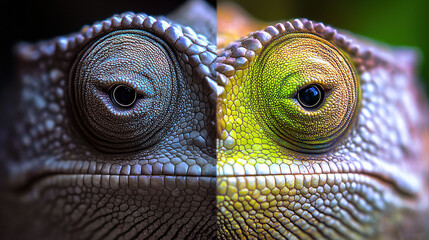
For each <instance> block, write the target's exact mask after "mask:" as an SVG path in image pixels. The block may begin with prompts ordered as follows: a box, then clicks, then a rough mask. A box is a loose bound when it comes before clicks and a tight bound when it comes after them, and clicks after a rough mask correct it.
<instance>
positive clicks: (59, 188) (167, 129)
mask: <svg viewBox="0 0 429 240" xmlns="http://www.w3.org/2000/svg"><path fill="white" fill-rule="evenodd" d="M186 13H189V12H186ZM214 49H215V47H214V46H213V45H211V44H210V43H209V42H208V40H207V38H206V37H204V36H202V35H200V34H197V33H196V32H195V31H194V30H192V29H191V28H190V27H185V26H182V25H180V24H176V23H173V22H171V21H167V20H165V19H164V18H161V17H160V18H155V17H152V16H147V15H146V14H134V13H124V14H121V15H115V16H113V17H111V18H108V19H106V20H104V21H101V22H97V23H95V24H94V25H92V26H86V27H84V28H83V29H82V31H81V32H79V33H76V34H72V35H69V36H67V37H60V38H56V39H53V40H50V41H43V42H39V43H36V44H26V45H21V46H20V47H18V49H17V50H18V52H17V54H18V58H19V60H20V64H21V65H20V68H19V70H20V71H19V77H20V79H21V80H22V91H23V94H22V96H23V97H22V98H21V99H20V100H21V102H20V104H19V107H18V109H19V111H20V112H19V113H20V115H19V116H20V118H19V119H17V120H16V123H15V126H16V132H15V135H14V136H16V137H14V138H13V141H12V144H11V145H12V146H10V149H9V150H10V151H11V152H13V151H14V152H15V153H16V154H15V155H11V156H10V157H9V158H8V159H7V161H6V162H5V163H6V164H7V165H6V166H7V167H8V171H9V173H10V176H9V179H7V180H8V183H7V186H8V187H9V189H8V191H7V192H5V193H4V194H3V192H2V194H1V196H2V198H1V199H0V200H1V202H2V203H4V204H1V205H2V208H0V212H1V214H0V215H1V217H4V216H8V220H7V221H6V220H5V218H1V219H0V221H1V222H2V224H3V223H4V224H5V225H7V226H8V227H6V228H7V229H8V230H7V231H8V232H7V234H10V235H6V236H11V238H12V237H13V238H18V239H19V238H23V239H28V238H32V239H77V238H88V239H114V238H118V239H119V238H125V239H140V238H152V239H162V238H169V239H170V238H175V237H177V238H183V237H184V236H189V237H191V238H192V237H197V236H199V237H204V236H211V234H212V233H213V231H214V229H215V228H216V225H215V224H216V223H215V221H216V219H215V202H216V201H215V174H216V173H215V161H216V158H215V154H216V151H215V135H216V131H215V124H214V122H215V117H216V116H215V104H216V103H215V101H216V97H215V93H214V89H213V88H211V87H210V86H214V85H215V84H211V83H210V81H212V80H211V79H214V78H215V77H214V67H213V66H212V65H213V64H214V61H215V58H216V53H215V52H214ZM2 190H3V189H2ZM5 199H6V200H5ZM10 206H13V207H10ZM5 212H6V213H5ZM9 216H13V217H10V219H9ZM23 226H25V228H24V230H22V229H23ZM17 229H20V230H17ZM1 234H3V233H1ZM2 236H3V235H2Z"/></svg>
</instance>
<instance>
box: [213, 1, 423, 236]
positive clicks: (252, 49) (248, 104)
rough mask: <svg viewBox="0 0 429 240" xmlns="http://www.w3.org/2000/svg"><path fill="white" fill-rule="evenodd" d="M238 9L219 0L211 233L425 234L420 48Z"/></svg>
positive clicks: (325, 26)
mask: <svg viewBox="0 0 429 240" xmlns="http://www.w3.org/2000/svg"><path fill="white" fill-rule="evenodd" d="M240 13H243V10H238V11H237V10H234V9H232V5H228V7H225V6H218V36H217V37H218V47H219V48H218V59H217V62H218V63H217V67H216V71H217V72H218V76H217V83H218V84H219V86H220V87H221V88H220V90H219V93H218V95H219V96H218V107H217V114H218V122H217V129H218V143H217V145H218V150H217V151H218V155H217V156H218V161H217V208H218V219H217V226H218V229H217V231H218V238H219V239H427V238H428V237H429V232H428V230H427V229H428V226H429V225H428V219H429V214H428V212H429V211H428V209H429V205H428V199H427V198H428V187H427V186H428V184H429V178H428V173H429V160H428V158H427V156H428V155H429V151H428V148H427V147H428V145H429V141H428V139H429V138H428V136H429V134H428V133H429V127H428V125H429V124H428V119H429V118H428V116H429V114H428V105H427V101H426V99H425V97H424V93H423V91H422V90H421V89H420V88H419V82H418V77H417V76H416V66H417V63H418V54H417V53H416V52H414V50H412V49H408V48H399V47H396V48H395V47H390V46H386V45H384V44H381V43H379V42H376V41H373V40H369V39H367V38H363V37H361V36H357V35H355V34H353V33H350V32H346V31H344V30H339V29H336V28H334V27H331V26H328V25H325V24H324V23H321V22H316V21H311V20H308V19H304V18H302V19H291V20H289V21H279V22H278V23H274V24H265V23H262V22H259V21H257V20H254V19H252V18H249V17H248V16H249V15H247V14H240ZM219 16H222V17H219ZM224 19H229V20H230V21H231V19H235V20H237V19H238V20H237V21H235V25H234V26H231V25H232V24H230V23H229V22H228V21H226V20H225V22H223V20H224ZM240 23H241V24H240ZM228 26H229V27H228ZM246 31H247V32H246ZM249 32H250V33H249Z"/></svg>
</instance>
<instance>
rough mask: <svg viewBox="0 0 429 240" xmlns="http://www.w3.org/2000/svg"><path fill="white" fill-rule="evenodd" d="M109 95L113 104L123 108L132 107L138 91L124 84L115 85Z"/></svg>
mask: <svg viewBox="0 0 429 240" xmlns="http://www.w3.org/2000/svg"><path fill="white" fill-rule="evenodd" d="M109 95H110V99H111V101H112V102H113V104H115V105H116V106H118V107H122V108H130V107H132V106H133V105H134V103H135V102H136V99H137V93H136V91H135V90H134V89H132V88H130V87H128V86H126V85H122V84H120V85H115V86H113V88H112V89H111V90H110V94H109Z"/></svg>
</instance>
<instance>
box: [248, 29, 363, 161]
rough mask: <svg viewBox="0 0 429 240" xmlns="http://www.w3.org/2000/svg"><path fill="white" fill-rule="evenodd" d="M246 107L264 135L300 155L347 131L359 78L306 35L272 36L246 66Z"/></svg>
mask: <svg viewBox="0 0 429 240" xmlns="http://www.w3.org/2000/svg"><path fill="white" fill-rule="evenodd" d="M248 77H249V78H251V79H250V82H251V83H250V84H251V86H250V93H251V94H250V96H251V106H252V107H253V108H254V111H255V112H257V113H258V114H257V116H258V119H259V120H258V121H259V122H260V123H261V126H262V127H263V129H264V132H265V133H266V135H267V136H268V137H270V138H272V139H273V140H274V141H276V142H278V143H279V144H280V145H282V146H284V147H286V148H288V149H291V150H294V151H297V152H303V153H321V152H326V151H329V149H331V148H332V147H333V146H334V145H335V143H336V142H337V141H338V140H339V139H340V138H341V137H342V136H343V135H344V133H345V132H346V131H347V129H348V127H349V125H350V122H351V120H352V119H353V116H354V112H355V109H356V106H357V103H358V97H359V82H358V79H357V77H356V74H355V73H354V69H353V67H352V65H351V64H350V62H349V61H348V59H347V57H346V56H345V55H344V53H343V52H341V51H340V50H339V49H337V48H336V47H335V46H334V45H332V44H331V43H330V42H328V41H326V40H324V39H322V38H320V37H318V36H316V35H313V34H307V33H291V34H286V35H283V36H282V37H280V38H278V39H276V40H273V41H272V42H271V43H270V44H268V45H267V46H266V47H265V48H264V49H263V50H262V52H261V54H260V55H259V56H258V57H257V58H256V59H255V63H254V65H253V66H252V67H251V68H250V69H249V76H248Z"/></svg>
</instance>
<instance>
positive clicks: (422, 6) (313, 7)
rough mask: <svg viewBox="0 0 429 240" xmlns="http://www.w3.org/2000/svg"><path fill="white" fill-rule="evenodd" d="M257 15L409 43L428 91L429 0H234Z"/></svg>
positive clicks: (270, 20)
mask: <svg viewBox="0 0 429 240" xmlns="http://www.w3.org/2000/svg"><path fill="white" fill-rule="evenodd" d="M221 2H226V1H223V0H219V1H218V3H221ZM233 2H236V3H238V4H239V5H240V6H242V7H243V8H244V9H245V10H246V11H248V12H249V13H250V14H251V15H252V16H254V17H255V18H257V19H260V20H264V21H268V22H273V21H278V20H288V19H291V18H300V17H304V18H308V19H310V20H316V21H321V22H323V23H325V24H328V25H331V26H334V27H336V28H341V29H344V30H348V31H351V32H353V33H356V34H359V35H362V36H365V37H369V38H372V39H375V40H378V41H381V42H385V43H387V44H389V45H392V46H413V47H417V48H418V49H419V50H420V52H421V53H422V54H421V55H422V59H421V60H422V61H421V64H420V66H419V71H420V76H421V78H423V81H424V83H425V87H426V93H428V95H429V1H425V0H407V1H403V0H402V1H401V0H379V1H374V0H359V1H344V0H330V1H317V0H301V1H298V0H262V1H260V0H235V1H233Z"/></svg>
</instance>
